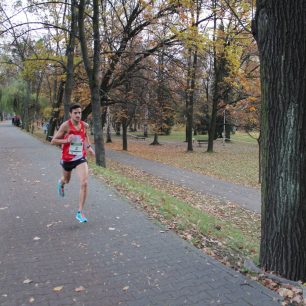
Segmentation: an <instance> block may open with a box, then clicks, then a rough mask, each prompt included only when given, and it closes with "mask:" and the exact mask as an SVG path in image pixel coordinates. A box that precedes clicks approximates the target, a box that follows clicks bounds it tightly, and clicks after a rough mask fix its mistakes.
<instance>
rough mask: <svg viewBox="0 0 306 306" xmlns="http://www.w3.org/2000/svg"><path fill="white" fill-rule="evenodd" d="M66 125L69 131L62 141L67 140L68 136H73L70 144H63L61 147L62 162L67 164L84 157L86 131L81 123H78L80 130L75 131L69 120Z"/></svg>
mask: <svg viewBox="0 0 306 306" xmlns="http://www.w3.org/2000/svg"><path fill="white" fill-rule="evenodd" d="M68 124H69V131H68V133H67V134H66V135H65V136H64V139H67V138H68V136H69V135H73V137H72V141H71V142H70V143H65V144H63V145H62V160H63V161H68V162H69V161H74V160H78V159H81V158H83V157H85V156H86V150H85V136H86V131H85V126H84V122H83V121H80V130H77V129H76V127H75V126H74V125H73V123H72V121H71V119H70V120H68Z"/></svg>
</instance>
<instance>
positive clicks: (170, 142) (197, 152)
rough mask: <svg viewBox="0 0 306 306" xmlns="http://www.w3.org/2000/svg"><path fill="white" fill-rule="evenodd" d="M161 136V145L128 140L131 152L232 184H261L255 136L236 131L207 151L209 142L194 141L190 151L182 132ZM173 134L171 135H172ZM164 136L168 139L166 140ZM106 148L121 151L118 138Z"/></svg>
mask: <svg viewBox="0 0 306 306" xmlns="http://www.w3.org/2000/svg"><path fill="white" fill-rule="evenodd" d="M167 137H168V136H160V137H159V141H160V143H161V144H162V145H161V146H151V145H149V144H150V143H151V142H152V141H151V138H150V139H147V140H146V141H139V140H133V139H131V140H129V143H128V152H129V153H130V154H132V155H135V156H139V157H142V158H145V159H150V160H156V161H159V162H162V163H165V164H169V165H173V166H176V167H180V168H184V169H189V170H192V171H195V172H199V173H202V174H205V175H209V176H213V177H216V178H220V179H223V180H226V181H229V182H232V183H236V184H242V185H245V186H251V187H259V185H258V145H257V142H256V140H255V139H253V138H251V137H250V136H248V135H247V134H246V133H236V134H234V135H233V136H232V139H233V140H232V141H231V142H226V143H225V144H224V143H223V141H222V140H221V139H218V140H216V141H215V142H214V151H215V152H214V153H207V152H206V149H207V144H202V146H201V147H199V146H198V143H197V142H194V151H193V152H191V153H187V151H186V150H187V144H186V143H184V142H183V140H182V141H178V140H175V139H174V138H177V139H179V138H180V139H183V137H184V134H183V133H182V132H181V131H177V132H175V134H174V135H172V136H169V137H170V138H167ZM171 137H172V138H171ZM205 137H206V138H207V135H198V136H197V139H205ZM164 139H167V141H165V140H164ZM106 147H107V148H110V149H113V150H122V142H121V139H120V138H119V137H113V143H111V144H106Z"/></svg>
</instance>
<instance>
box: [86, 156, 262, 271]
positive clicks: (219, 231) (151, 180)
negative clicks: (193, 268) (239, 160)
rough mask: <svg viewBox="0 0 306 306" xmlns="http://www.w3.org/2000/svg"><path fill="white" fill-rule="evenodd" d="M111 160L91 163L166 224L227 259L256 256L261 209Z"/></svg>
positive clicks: (233, 262)
mask: <svg viewBox="0 0 306 306" xmlns="http://www.w3.org/2000/svg"><path fill="white" fill-rule="evenodd" d="M108 165H109V167H108V168H107V169H104V168H100V167H97V166H95V165H94V164H91V169H92V171H93V172H94V173H95V174H96V175H97V176H98V177H99V178H101V179H103V181H105V182H106V183H108V184H109V185H111V186H113V187H115V188H116V189H117V190H118V191H119V193H121V194H123V195H124V196H125V197H127V198H128V199H129V200H130V201H131V202H132V203H134V204H135V205H137V206H139V207H140V208H141V209H143V210H145V211H146V212H147V213H148V214H149V216H151V217H153V218H155V219H157V220H159V222H161V223H162V224H165V225H166V227H167V229H171V230H174V231H176V232H177V233H178V234H179V235H180V236H182V237H183V238H184V239H186V240H188V241H191V242H192V243H193V244H194V245H196V246H197V247H198V248H200V249H203V250H204V251H205V253H208V254H209V255H212V256H214V257H216V258H217V259H218V260H220V261H221V262H223V263H224V264H226V265H229V266H233V267H235V268H239V267H241V266H242V264H243V260H244V258H245V257H250V258H251V259H253V260H255V261H257V257H258V247H259V228H260V221H259V216H258V214H256V213H253V212H250V211H248V210H244V209H241V208H240V207H238V206H236V205H233V204H228V203H225V202H221V201H219V200H217V199H215V198H213V197H209V196H205V197H204V196H203V194H200V193H196V192H194V191H192V190H190V189H188V188H183V187H181V186H178V185H175V184H173V183H170V182H168V181H166V180H163V179H160V178H156V177H154V176H152V175H149V174H147V173H145V172H143V171H141V170H137V169H134V168H132V167H128V166H126V165H123V164H120V163H117V162H113V161H108Z"/></svg>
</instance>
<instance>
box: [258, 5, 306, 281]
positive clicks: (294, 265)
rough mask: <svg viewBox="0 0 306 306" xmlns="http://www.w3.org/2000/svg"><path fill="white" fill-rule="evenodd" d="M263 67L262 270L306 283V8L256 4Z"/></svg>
mask: <svg viewBox="0 0 306 306" xmlns="http://www.w3.org/2000/svg"><path fill="white" fill-rule="evenodd" d="M256 5H257V11H256V16H255V21H254V24H253V32H254V36H255V38H256V40H257V44H258V48H259V55H260V63H261V92H262V127H261V128H262V145H261V147H262V163H263V167H262V170H263V173H262V231H261V232H262V235H261V247H260V264H261V266H262V267H263V268H264V269H266V270H269V271H275V272H276V273H279V274H280V275H282V276H284V277H286V278H289V279H293V280H303V281H306V235H305V233H306V35H305V28H306V18H305V16H306V2H305V1H304V0H295V1H289V0H287V1H276V0H257V4H256Z"/></svg>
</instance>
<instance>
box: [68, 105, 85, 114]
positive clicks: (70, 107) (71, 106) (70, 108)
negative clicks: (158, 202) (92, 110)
mask: <svg viewBox="0 0 306 306" xmlns="http://www.w3.org/2000/svg"><path fill="white" fill-rule="evenodd" d="M76 108H82V107H81V104H79V103H73V104H71V105H70V106H69V112H70V113H71V112H72V111H73V110H74V109H76Z"/></svg>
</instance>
